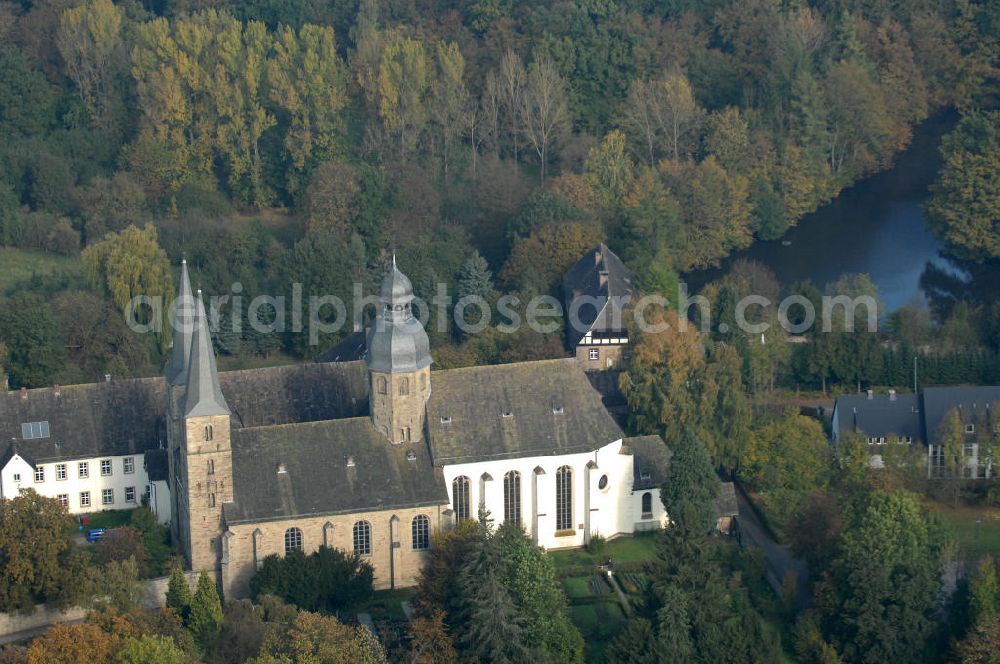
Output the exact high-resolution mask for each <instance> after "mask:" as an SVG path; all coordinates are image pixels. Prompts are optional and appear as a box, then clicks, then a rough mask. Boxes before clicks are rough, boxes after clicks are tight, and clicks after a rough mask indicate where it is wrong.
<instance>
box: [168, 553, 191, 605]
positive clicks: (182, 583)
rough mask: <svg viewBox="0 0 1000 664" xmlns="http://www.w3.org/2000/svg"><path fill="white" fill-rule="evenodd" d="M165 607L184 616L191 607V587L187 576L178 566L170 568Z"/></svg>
mask: <svg viewBox="0 0 1000 664" xmlns="http://www.w3.org/2000/svg"><path fill="white" fill-rule="evenodd" d="M167 608H168V609H173V610H174V611H176V612H177V614H178V615H179V616H180V617H182V618H184V617H187V613H188V611H189V610H190V609H191V589H190V588H189V587H188V582H187V577H186V576H185V574H184V570H183V569H181V568H180V566H179V565H178V566H176V567H174V568H173V569H172V570H170V582H169V583H168V584H167Z"/></svg>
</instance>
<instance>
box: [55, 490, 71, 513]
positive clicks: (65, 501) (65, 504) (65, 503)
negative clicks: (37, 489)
mask: <svg viewBox="0 0 1000 664" xmlns="http://www.w3.org/2000/svg"><path fill="white" fill-rule="evenodd" d="M56 500H58V501H59V504H60V505H61V506H62V508H63V509H69V494H68V493H60V494H59V495H58V496H56Z"/></svg>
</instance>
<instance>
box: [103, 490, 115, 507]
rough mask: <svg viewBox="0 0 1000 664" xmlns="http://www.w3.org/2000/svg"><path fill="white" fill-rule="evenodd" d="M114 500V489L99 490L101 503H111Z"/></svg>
mask: <svg viewBox="0 0 1000 664" xmlns="http://www.w3.org/2000/svg"><path fill="white" fill-rule="evenodd" d="M114 502H115V490H114V489H104V490H103V491H101V504H102V505H112V504H114Z"/></svg>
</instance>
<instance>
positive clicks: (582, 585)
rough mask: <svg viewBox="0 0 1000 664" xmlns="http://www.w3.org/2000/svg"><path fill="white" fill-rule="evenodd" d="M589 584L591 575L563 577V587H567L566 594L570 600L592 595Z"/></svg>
mask: <svg viewBox="0 0 1000 664" xmlns="http://www.w3.org/2000/svg"><path fill="white" fill-rule="evenodd" d="M589 584H590V577H589V576H570V577H567V578H565V579H563V587H564V588H565V589H566V596H567V597H569V598H570V600H574V599H580V598H583V597H590V586H589Z"/></svg>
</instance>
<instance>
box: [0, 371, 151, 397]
mask: <svg viewBox="0 0 1000 664" xmlns="http://www.w3.org/2000/svg"><path fill="white" fill-rule="evenodd" d="M160 380H163V376H133V377H130V378H118V379H116V380H113V381H107V380H95V381H94V382H92V383H71V384H69V385H59V389H60V391H62V392H64V393H65V392H66V390H81V389H89V388H93V387H97V386H99V385H112V384H121V383H135V382H155V381H160ZM54 387H55V385H48V386H46V387H29V388H28V394H29V395H31V394H38V393H40V392H44V393H48V394H54V392H53V388H54ZM3 394H8V395H16V396H18V397H20V396H21V388H16V389H12V390H5V391H4V392H3Z"/></svg>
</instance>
